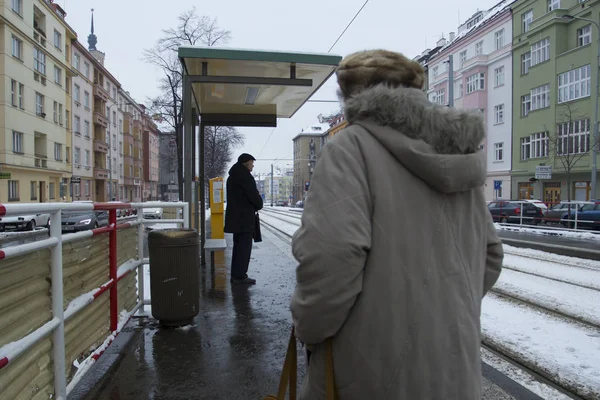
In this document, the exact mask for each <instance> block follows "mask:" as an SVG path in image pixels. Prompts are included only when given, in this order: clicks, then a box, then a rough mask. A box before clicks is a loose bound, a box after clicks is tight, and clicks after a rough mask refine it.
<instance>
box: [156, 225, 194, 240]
mask: <svg viewBox="0 0 600 400" xmlns="http://www.w3.org/2000/svg"><path fill="white" fill-rule="evenodd" d="M191 234H196V235H197V231H196V230H195V229H190V228H168V229H156V230H153V231H152V232H150V233H149V234H148V236H162V237H164V238H172V239H178V238H181V239H183V238H188V237H190V235H191Z"/></svg>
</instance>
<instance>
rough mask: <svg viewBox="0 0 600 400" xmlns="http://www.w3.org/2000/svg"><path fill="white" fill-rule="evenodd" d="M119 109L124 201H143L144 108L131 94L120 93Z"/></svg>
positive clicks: (121, 91)
mask: <svg viewBox="0 0 600 400" xmlns="http://www.w3.org/2000/svg"><path fill="white" fill-rule="evenodd" d="M119 97H120V100H119V109H120V110H122V113H123V182H124V183H123V186H122V191H123V193H122V196H121V199H122V200H123V201H129V202H132V201H135V202H138V201H142V189H143V179H144V175H143V170H144V168H143V157H144V149H143V144H144V143H143V137H142V132H143V122H142V116H143V114H144V108H143V106H140V105H139V104H137V103H136V102H135V101H134V100H133V98H132V97H131V95H130V93H129V92H126V91H124V90H120V91H119Z"/></svg>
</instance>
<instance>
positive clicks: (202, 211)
mask: <svg viewBox="0 0 600 400" xmlns="http://www.w3.org/2000/svg"><path fill="white" fill-rule="evenodd" d="M204 128H205V125H204V121H202V120H201V121H200V132H199V134H200V182H199V184H200V201H201V202H202V207H200V248H201V249H202V256H201V257H200V263H201V265H203V266H204V265H206V252H205V251H204V245H205V244H206V204H205V203H206V200H205V199H206V193H205V191H206V185H205V184H204V182H205V176H204V174H205V171H204Z"/></svg>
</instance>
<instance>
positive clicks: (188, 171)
mask: <svg viewBox="0 0 600 400" xmlns="http://www.w3.org/2000/svg"><path fill="white" fill-rule="evenodd" d="M183 134H184V136H183V137H184V143H185V144H184V146H183V149H184V152H183V154H184V157H183V161H184V169H183V195H184V198H185V202H187V203H188V204H189V206H190V207H188V220H189V221H190V222H191V221H193V219H192V213H193V208H192V207H191V206H192V201H193V197H194V196H193V195H192V180H193V179H194V176H193V175H192V165H193V160H192V157H191V153H192V151H191V150H192V147H193V144H194V134H193V132H192V85H191V82H190V79H189V76H188V75H184V76H183ZM185 154H188V156H187V157H186V156H185Z"/></svg>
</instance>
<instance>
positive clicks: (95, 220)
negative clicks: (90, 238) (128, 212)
mask: <svg viewBox="0 0 600 400" xmlns="http://www.w3.org/2000/svg"><path fill="white" fill-rule="evenodd" d="M61 224H62V232H63V233H72V232H81V231H87V230H90V229H95V228H100V227H103V226H108V211H62V212H61Z"/></svg>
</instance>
